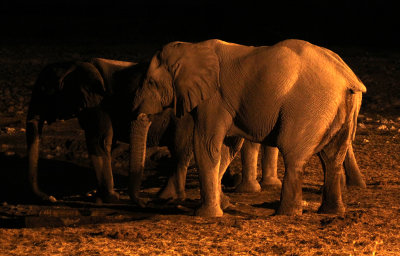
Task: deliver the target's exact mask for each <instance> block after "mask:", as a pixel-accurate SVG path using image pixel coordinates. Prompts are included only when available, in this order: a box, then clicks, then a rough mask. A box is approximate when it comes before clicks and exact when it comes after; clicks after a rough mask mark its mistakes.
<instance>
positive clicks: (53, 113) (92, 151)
mask: <svg viewBox="0 0 400 256" xmlns="http://www.w3.org/2000/svg"><path fill="white" fill-rule="evenodd" d="M147 67H148V63H139V64H136V63H132V62H124V61H115V60H107V59H101V58H94V59H91V60H88V61H84V62H81V61H71V62H61V63H54V64H50V65H48V66H46V67H45V68H44V69H43V70H42V72H41V73H40V75H39V76H38V79H37V81H36V83H35V85H34V88H33V92H32V97H31V102H30V105H29V110H28V115H27V122H26V127H27V133H26V135H27V149H28V161H29V166H28V169H29V171H28V172H29V183H30V186H31V189H32V191H33V194H34V195H35V196H36V197H37V198H38V199H39V200H41V201H50V202H54V201H56V199H55V198H54V197H53V196H51V195H47V194H46V193H44V192H43V191H42V190H41V189H40V188H39V186H38V180H37V172H38V158H39V143H40V137H41V134H42V128H43V125H44V122H45V121H47V123H48V124H51V123H53V122H54V121H56V120H57V119H68V118H72V117H74V116H76V117H77V118H78V120H79V123H80V125H81V127H82V128H83V129H84V131H85V137H86V143H87V149H88V152H89V156H90V159H91V162H92V164H93V167H94V170H95V172H96V178H97V186H98V193H97V196H98V198H99V199H100V200H102V201H103V202H112V201H115V200H117V199H118V198H119V195H118V194H117V193H116V192H115V191H114V182H113V175H112V167H111V146H112V143H113V141H123V142H130V140H131V139H132V140H135V136H133V137H131V136H130V122H131V117H132V115H133V112H132V109H133V108H132V101H133V97H134V94H135V92H136V90H137V88H138V86H139V84H140V81H141V79H142V78H143V76H144V74H145V71H146V69H147ZM151 121H152V125H151V128H150V130H149V133H148V134H149V140H148V141H147V142H148V143H147V145H148V146H158V145H167V146H168V148H169V149H170V151H171V153H172V155H173V156H175V157H174V158H173V159H174V160H175V163H176V165H177V168H180V169H184V170H185V168H187V166H188V165H189V161H190V157H191V156H192V143H191V140H190V139H187V138H188V137H189V138H192V134H193V121H192V119H191V117H190V119H189V120H188V118H186V119H185V118H183V119H177V118H176V117H175V115H174V114H173V111H172V109H165V110H164V111H163V112H161V113H160V114H158V115H155V116H153V118H152V120H151ZM138 136H139V135H138ZM133 143H134V142H133ZM185 143H189V144H185ZM176 152H178V153H176ZM131 161H132V162H133V161H139V162H141V161H144V159H131ZM136 170H137V169H136ZM180 173H181V172H180ZM184 174H185V175H186V173H184ZM141 175H142V173H141V172H138V173H135V174H132V175H130V176H131V177H130V179H132V182H130V184H134V183H135V182H136V181H137V180H139V181H140V178H141V177H140V176H141ZM178 179H179V181H180V180H182V179H181V178H180V177H178V176H177V175H176V173H174V175H172V176H171V177H170V179H169V181H168V184H170V185H168V186H167V188H168V189H166V191H165V193H164V194H166V196H171V195H172V196H176V195H175V194H173V193H177V192H176V190H178V188H179V187H178V185H175V184H180V183H179V182H178V181H177V180H178ZM171 184H172V185H171ZM183 186H184V184H183ZM181 190H182V189H180V190H179V191H178V192H181ZM129 191H130V192H131V191H132V189H131V188H130V190H129ZM183 193H184V191H183ZM130 196H131V198H132V199H133V200H134V201H136V202H139V200H138V196H137V195H136V194H133V193H130ZM179 196H181V197H183V196H184V195H181V194H180V195H179Z"/></svg>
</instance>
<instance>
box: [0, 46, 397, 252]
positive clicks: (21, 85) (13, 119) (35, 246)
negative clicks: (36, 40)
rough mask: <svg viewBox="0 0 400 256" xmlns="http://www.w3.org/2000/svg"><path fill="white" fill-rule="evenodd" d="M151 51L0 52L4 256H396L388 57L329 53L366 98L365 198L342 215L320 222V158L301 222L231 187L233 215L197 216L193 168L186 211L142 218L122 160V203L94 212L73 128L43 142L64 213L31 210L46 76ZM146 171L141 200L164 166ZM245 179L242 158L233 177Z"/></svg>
mask: <svg viewBox="0 0 400 256" xmlns="http://www.w3.org/2000/svg"><path fill="white" fill-rule="evenodd" d="M156 47H157V46H156V45H129V44H120V45H112V44H109V45H107V44H106V45H101V46H99V45H98V44H90V43H88V44H85V45H68V46H66V45H60V44H54V45H51V44H50V43H47V44H30V45H28V44H14V45H11V44H9V45H0V203H2V205H1V206H0V217H1V218H0V220H1V221H0V255H193V254H198V255H221V254H222V255H400V232H399V231H400V173H399V171H400V84H399V81H400V52H399V51H395V50H389V49H368V48H351V47H331V48H332V49H333V50H335V51H336V52H338V53H339V54H340V55H341V56H342V57H343V59H344V60H345V61H346V62H347V63H348V64H349V65H350V67H351V68H352V69H353V70H354V71H355V73H356V74H358V76H359V77H360V78H361V80H362V81H363V82H364V83H365V85H366V86H367V88H368V92H367V94H366V95H365V97H364V102H363V106H362V109H361V114H360V116H359V127H358V132H357V136H356V139H355V141H354V150H355V153H356V157H357V160H358V163H359V165H360V167H361V169H362V172H363V174H364V176H365V179H366V182H367V188H366V189H358V188H349V189H347V190H346V191H344V193H343V194H344V202H345V204H346V206H347V207H346V208H347V211H346V214H345V215H344V216H335V215H321V214H317V213H316V211H317V208H318V206H319V204H320V201H321V192H320V191H321V186H322V177H323V173H322V170H321V166H320V163H319V161H318V159H317V158H316V157H313V158H312V159H311V160H310V162H309V163H308V165H307V167H306V168H305V170H304V176H303V177H304V185H303V197H304V213H303V215H302V216H296V217H290V216H274V212H275V209H276V206H277V204H278V200H279V195H280V194H279V193H280V192H279V191H277V190H271V191H263V192H261V193H254V194H236V193H233V192H232V189H231V188H229V187H226V188H225V191H226V194H227V195H228V196H229V197H230V198H231V201H232V206H231V207H229V208H228V209H227V210H226V211H225V215H224V216H223V217H221V218H201V217H195V216H193V210H194V209H195V207H196V206H198V205H199V197H200V196H199V189H198V181H197V173H196V169H195V168H192V169H190V171H189V175H188V184H187V191H188V197H189V198H188V200H186V201H184V202H181V203H180V204H178V205H174V204H161V203H157V202H150V203H149V205H148V207H147V208H146V209H139V208H137V207H135V206H133V205H129V204H128V203H127V196H126V193H125V191H126V167H127V161H126V155H124V154H122V155H120V156H118V157H116V159H115V161H114V172H115V177H116V187H117V190H118V191H119V192H120V193H121V195H122V202H121V204H113V205H96V204H94V203H93V194H94V187H95V177H94V173H93V171H92V170H91V169H90V164H89V161H88V159H87V153H86V151H85V144H84V141H83V133H82V131H81V130H80V129H79V127H78V126H77V124H76V120H70V121H65V122H59V123H56V124H55V125H51V126H48V127H45V131H44V136H43V142H42V147H41V153H40V157H41V161H40V184H41V187H42V188H43V189H44V190H45V191H46V192H48V193H51V194H52V195H55V196H56V197H57V198H58V199H59V200H60V201H59V203H58V204H56V205H39V204H37V203H34V202H32V200H31V199H30V197H29V192H28V190H27V185H26V180H25V174H26V153H25V129H24V119H25V115H26V111H27V105H28V102H29V98H30V93H31V88H32V86H33V83H34V81H35V77H36V76H37V75H38V72H39V71H40V69H41V68H43V67H44V65H45V64H47V63H49V62H53V61H59V60H66V59H71V58H72V59H80V58H86V57H105V58H112V59H120V60H137V59H140V58H143V57H147V56H150V54H151V53H152V51H153V50H155V48H156ZM150 163H151V166H150V167H151V168H148V170H147V172H146V173H147V178H146V181H145V182H144V183H143V191H142V196H143V197H144V198H149V199H154V198H155V195H156V192H157V191H158V189H159V188H160V186H162V184H163V182H164V181H165V177H166V173H167V169H168V159H166V158H162V159H161V160H159V161H157V162H155V161H151V162H150ZM240 168H241V166H240V160H239V159H236V160H235V161H234V163H233V164H232V166H231V169H232V170H233V171H236V172H239V171H240ZM279 176H280V178H282V176H283V165H282V159H280V162H279Z"/></svg>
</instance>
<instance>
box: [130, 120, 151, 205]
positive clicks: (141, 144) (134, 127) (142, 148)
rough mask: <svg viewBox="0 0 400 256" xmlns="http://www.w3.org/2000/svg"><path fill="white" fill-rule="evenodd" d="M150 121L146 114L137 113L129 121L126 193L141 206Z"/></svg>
mask: <svg viewBox="0 0 400 256" xmlns="http://www.w3.org/2000/svg"><path fill="white" fill-rule="evenodd" d="M150 124H151V121H150V120H149V118H148V116H147V115H146V114H143V113H141V114H139V116H138V118H137V119H136V120H134V121H132V122H131V134H130V158H129V160H130V162H129V165H130V169H129V187H128V194H129V196H130V198H131V200H132V201H134V202H136V203H138V204H139V205H141V206H142V204H143V203H142V202H141V201H140V199H139V191H140V185H141V183H142V176H143V170H144V164H145V158H146V142H147V133H148V131H149V127H150Z"/></svg>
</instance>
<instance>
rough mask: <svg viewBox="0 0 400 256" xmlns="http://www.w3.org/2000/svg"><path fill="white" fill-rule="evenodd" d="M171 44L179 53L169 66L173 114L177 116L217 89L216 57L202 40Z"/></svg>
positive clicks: (217, 63)
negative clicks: (172, 93)
mask: <svg viewBox="0 0 400 256" xmlns="http://www.w3.org/2000/svg"><path fill="white" fill-rule="evenodd" d="M173 47H174V48H175V51H177V52H178V53H180V57H179V58H178V60H177V61H176V63H175V64H174V67H173V69H172V74H173V79H174V87H175V97H176V98H175V108H176V115H177V116H178V117H180V116H182V115H183V114H184V113H186V112H190V111H192V110H193V109H194V108H195V107H197V106H198V105H199V104H200V103H201V102H203V101H205V100H207V99H209V98H210V97H211V96H212V95H214V93H215V92H216V91H217V90H218V87H219V59H218V56H217V55H216V53H215V51H214V50H213V49H211V48H210V47H207V46H205V45H202V44H189V43H176V44H175V45H173ZM173 54H175V53H173Z"/></svg>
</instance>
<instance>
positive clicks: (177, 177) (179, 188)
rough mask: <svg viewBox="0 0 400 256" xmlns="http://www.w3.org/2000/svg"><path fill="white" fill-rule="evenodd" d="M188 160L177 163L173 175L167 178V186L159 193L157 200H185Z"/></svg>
mask: <svg viewBox="0 0 400 256" xmlns="http://www.w3.org/2000/svg"><path fill="white" fill-rule="evenodd" d="M189 162H190V159H189V160H188V161H184V162H179V161H178V163H177V165H176V166H177V167H176V169H175V170H174V173H173V174H172V175H171V176H170V177H169V178H168V182H167V185H166V186H165V187H164V188H163V189H162V190H161V191H160V194H159V198H161V199H164V200H184V199H185V198H186V192H185V184H186V174H187V168H188V165H189Z"/></svg>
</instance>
